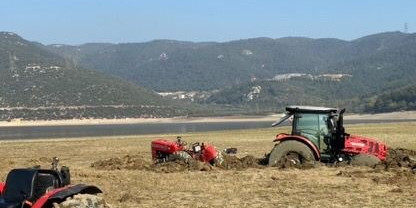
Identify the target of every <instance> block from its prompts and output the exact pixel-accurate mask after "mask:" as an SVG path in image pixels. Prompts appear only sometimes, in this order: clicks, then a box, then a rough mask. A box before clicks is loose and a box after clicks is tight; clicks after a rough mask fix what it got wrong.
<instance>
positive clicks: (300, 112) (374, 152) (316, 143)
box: [268, 106, 388, 166]
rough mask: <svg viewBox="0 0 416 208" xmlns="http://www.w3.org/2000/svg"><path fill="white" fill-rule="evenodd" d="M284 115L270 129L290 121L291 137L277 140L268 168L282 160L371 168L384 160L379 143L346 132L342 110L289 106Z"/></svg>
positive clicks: (381, 145) (381, 144) (277, 138)
mask: <svg viewBox="0 0 416 208" xmlns="http://www.w3.org/2000/svg"><path fill="white" fill-rule="evenodd" d="M286 111H287V112H286V114H285V116H283V117H282V118H281V119H280V120H279V121H277V122H275V123H273V124H272V126H277V125H279V124H281V123H283V122H284V121H285V120H288V119H289V120H292V133H291V134H285V133H280V134H278V135H277V136H276V139H275V140H274V142H278V143H277V144H276V145H275V146H274V148H273V150H272V151H271V152H270V154H269V159H268V163H269V166H275V165H276V164H277V163H278V162H279V161H280V160H281V159H283V158H285V159H288V160H289V161H290V162H292V163H293V164H301V163H304V162H307V161H321V162H329V163H337V162H348V163H350V164H357V165H369V166H373V165H376V164H377V163H379V162H380V161H384V160H385V159H386V157H387V154H388V151H387V146H386V145H385V144H383V143H382V142H379V141H376V140H374V139H370V138H365V137H362V136H356V135H350V134H347V133H346V132H345V129H344V124H343V114H344V112H345V109H342V110H340V109H337V108H326V107H313V106H288V107H286Z"/></svg>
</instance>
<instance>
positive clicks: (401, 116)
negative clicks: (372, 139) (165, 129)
mask: <svg viewBox="0 0 416 208" xmlns="http://www.w3.org/2000/svg"><path fill="white" fill-rule="evenodd" d="M281 116H282V114H271V115H267V116H221V117H176V118H126V119H71V120H37V121H33V120H19V119H15V120H12V121H0V127H19V126H77V125H114V124H120V125H122V124H145V123H149V124H151V123H208V122H250V121H251V122H253V121H270V122H274V121H276V120H278V119H280V117H281ZM344 119H345V120H410V119H412V120H416V111H400V112H391V113H380V114H347V115H345V117H344Z"/></svg>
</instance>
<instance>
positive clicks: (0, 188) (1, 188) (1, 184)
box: [0, 182, 6, 195]
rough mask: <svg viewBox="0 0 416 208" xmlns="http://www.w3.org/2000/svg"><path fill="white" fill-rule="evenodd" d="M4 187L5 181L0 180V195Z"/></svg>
mask: <svg viewBox="0 0 416 208" xmlns="http://www.w3.org/2000/svg"><path fill="white" fill-rule="evenodd" d="M4 187H6V183H3V182H0V195H2V194H3V190H4Z"/></svg>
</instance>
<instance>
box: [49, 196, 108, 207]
mask: <svg viewBox="0 0 416 208" xmlns="http://www.w3.org/2000/svg"><path fill="white" fill-rule="evenodd" d="M53 207H54V208H70V207H78V208H110V207H111V206H110V205H108V204H107V203H106V202H105V200H104V199H103V198H102V197H100V196H97V195H92V194H77V195H75V196H73V197H68V198H67V199H66V200H65V201H63V202H61V203H59V204H58V203H54V204H53Z"/></svg>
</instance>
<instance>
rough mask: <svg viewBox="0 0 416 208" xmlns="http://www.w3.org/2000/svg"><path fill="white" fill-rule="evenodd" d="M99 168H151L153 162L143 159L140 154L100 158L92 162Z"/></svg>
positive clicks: (92, 165)
mask: <svg viewBox="0 0 416 208" xmlns="http://www.w3.org/2000/svg"><path fill="white" fill-rule="evenodd" d="M91 167H93V168H96V169H98V170H149V169H150V168H151V163H150V162H148V161H145V160H143V158H142V157H141V156H139V155H126V156H124V157H115V158H110V159H106V160H99V161H96V162H94V163H92V164H91Z"/></svg>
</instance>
